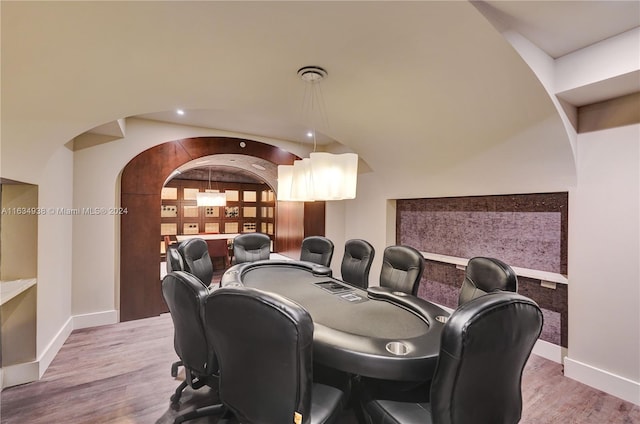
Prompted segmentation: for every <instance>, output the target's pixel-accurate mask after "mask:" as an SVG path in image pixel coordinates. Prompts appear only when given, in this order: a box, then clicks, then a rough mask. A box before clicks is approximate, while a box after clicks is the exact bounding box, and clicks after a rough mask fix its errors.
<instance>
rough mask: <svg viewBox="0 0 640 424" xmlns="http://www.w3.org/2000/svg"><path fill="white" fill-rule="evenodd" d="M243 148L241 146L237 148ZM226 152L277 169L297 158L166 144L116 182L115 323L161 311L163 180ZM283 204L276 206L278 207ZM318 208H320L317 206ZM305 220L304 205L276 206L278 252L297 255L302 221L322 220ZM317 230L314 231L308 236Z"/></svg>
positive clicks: (204, 140) (214, 140) (259, 149)
mask: <svg viewBox="0 0 640 424" xmlns="http://www.w3.org/2000/svg"><path fill="white" fill-rule="evenodd" d="M241 143H243V144H244V147H242V146H241ZM221 153H230V154H243V155H248V156H254V157H259V158H262V159H265V160H268V161H270V162H273V163H275V164H277V165H290V164H292V163H293V161H294V160H295V159H298V157H297V156H295V155H293V154H291V153H288V152H286V151H284V150H282V149H280V148H278V147H274V146H271V145H268V144H263V143H259V142H256V141H252V140H244V139H238V138H229V137H197V138H188V139H182V140H175V141H169V142H167V143H163V144H160V145H158V146H155V147H152V148H150V149H148V150H145V151H144V152H142V153H140V154H139V155H137V156H136V157H134V158H133V159H132V160H131V161H130V162H129V163H128V164H127V165H126V166H125V168H124V170H123V172H122V178H121V206H122V207H124V208H127V210H128V213H127V214H126V215H122V216H121V231H120V320H121V321H129V320H134V319H139V318H145V317H150V316H154V315H158V314H160V313H162V312H164V311H165V310H166V307H165V304H164V300H163V299H162V294H161V287H160V265H159V261H158V254H157V253H158V237H159V234H160V214H159V211H160V206H161V200H160V192H161V190H162V186H163V184H164V182H165V180H166V179H167V178H168V176H169V175H170V174H171V172H173V170H175V169H176V168H178V167H179V166H181V165H183V164H184V163H186V162H189V161H191V160H193V159H197V158H199V157H203V156H209V155H215V154H221ZM281 204H282V205H286V206H285V207H281V206H280V205H281ZM318 208H319V206H318ZM313 213H314V214H316V215H314V216H309V217H305V216H304V206H303V205H302V204H300V203H294V202H279V204H278V206H277V210H276V217H277V222H276V240H275V248H276V250H277V251H291V252H295V250H296V249H297V251H298V254H299V251H300V243H301V241H302V238H303V237H304V234H305V233H306V232H305V228H304V225H305V222H306V221H309V222H314V223H315V222H316V221H318V220H320V219H321V220H322V222H323V223H324V209H323V210H322V213H321V216H320V212H319V211H318V210H315V209H314V212H313ZM315 231H317V228H314V229H313V230H312V232H315Z"/></svg>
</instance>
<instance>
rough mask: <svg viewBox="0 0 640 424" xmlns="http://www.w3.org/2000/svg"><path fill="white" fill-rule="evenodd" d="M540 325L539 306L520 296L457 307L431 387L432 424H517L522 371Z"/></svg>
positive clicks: (446, 330) (444, 334) (447, 326)
mask: <svg viewBox="0 0 640 424" xmlns="http://www.w3.org/2000/svg"><path fill="white" fill-rule="evenodd" d="M542 323H543V317H542V312H541V311H540V308H539V307H538V305H537V304H536V303H535V302H534V301H532V300H531V299H528V298H526V297H524V296H521V295H519V294H517V293H510V292H495V293H489V294H487V295H486V296H482V297H479V298H476V299H474V300H472V301H470V302H468V303H466V304H464V305H463V306H461V307H459V308H458V309H456V311H455V312H454V313H453V314H452V315H451V317H449V320H448V321H447V323H446V324H445V326H444V328H443V331H442V337H441V341H440V354H439V357H438V364H437V366H436V371H435V374H434V376H433V381H432V383H431V414H432V417H433V422H434V423H441V424H453V423H492V424H493V423H496V424H515V423H517V422H518V421H519V420H520V415H521V413H522V392H521V380H522V371H523V369H524V366H525V364H526V362H527V359H528V358H529V355H530V354H531V350H532V349H533V346H534V344H535V342H536V340H537V339H538V337H539V336H540V331H541V330H542Z"/></svg>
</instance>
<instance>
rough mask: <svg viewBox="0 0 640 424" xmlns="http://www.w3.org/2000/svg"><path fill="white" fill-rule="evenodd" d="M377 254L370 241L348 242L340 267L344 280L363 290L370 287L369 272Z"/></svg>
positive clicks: (345, 245) (352, 240) (356, 240)
mask: <svg viewBox="0 0 640 424" xmlns="http://www.w3.org/2000/svg"><path fill="white" fill-rule="evenodd" d="M375 254H376V251H375V249H374V248H373V246H372V245H371V243H369V242H368V241H366V240H361V239H351V240H347V242H346V243H345V244H344V256H343V257H342V265H341V267H340V270H341V274H342V280H343V281H346V282H347V283H350V284H353V285H356V286H359V287H362V288H363V289H366V288H367V287H369V271H370V270H371V264H372V263H373V257H374V256H375Z"/></svg>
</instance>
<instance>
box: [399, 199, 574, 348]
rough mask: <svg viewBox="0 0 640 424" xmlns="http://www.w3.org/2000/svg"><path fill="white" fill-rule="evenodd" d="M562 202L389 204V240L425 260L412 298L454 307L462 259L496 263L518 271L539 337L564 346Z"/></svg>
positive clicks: (407, 201) (429, 201) (564, 228)
mask: <svg viewBox="0 0 640 424" xmlns="http://www.w3.org/2000/svg"><path fill="white" fill-rule="evenodd" d="M568 199H569V196H568V193H566V192H555V193H533V194H512V195H490V196H465V197H442V198H422V199H400V200H397V202H396V240H397V242H398V244H405V245H409V246H412V247H415V248H416V249H418V250H420V251H421V252H423V254H424V256H425V259H426V268H425V273H424V275H423V277H422V281H421V282H420V288H419V291H418V295H419V296H420V297H422V298H425V299H427V300H430V301H432V302H436V303H439V304H441V305H444V306H446V307H449V308H455V307H456V305H457V299H458V293H459V290H460V286H461V285H462V280H463V279H464V264H466V260H468V259H470V258H472V257H474V256H487V257H493V258H497V259H500V260H502V261H504V262H506V263H507V264H509V265H511V266H512V267H514V268H521V269H518V270H517V271H516V273H518V292H519V293H521V294H523V295H525V296H527V297H530V298H532V299H533V300H535V301H536V302H537V303H538V304H539V305H540V307H541V308H542V310H543V313H544V318H545V324H544V328H543V331H542V335H541V339H542V340H545V341H548V342H550V343H553V344H556V345H560V346H563V347H567V333H568V330H567V313H568V311H567V308H568V306H567V283H568V280H567V278H566V276H567V240H568V237H567V233H568V208H569V200H568ZM439 257H443V258H444V259H439ZM538 274H541V275H542V277H539V276H538ZM547 275H549V276H551V277H549V279H551V281H547V277H546V276H547ZM554 276H555V277H554Z"/></svg>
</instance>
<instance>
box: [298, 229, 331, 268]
mask: <svg viewBox="0 0 640 424" xmlns="http://www.w3.org/2000/svg"><path fill="white" fill-rule="evenodd" d="M331 258H333V242H332V241H331V240H329V239H328V238H326V237H321V236H310V237H306V238H305V239H304V240H302V249H301V251H300V260H301V261H307V262H313V263H316V264H320V265H324V266H327V267H328V266H331Z"/></svg>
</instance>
